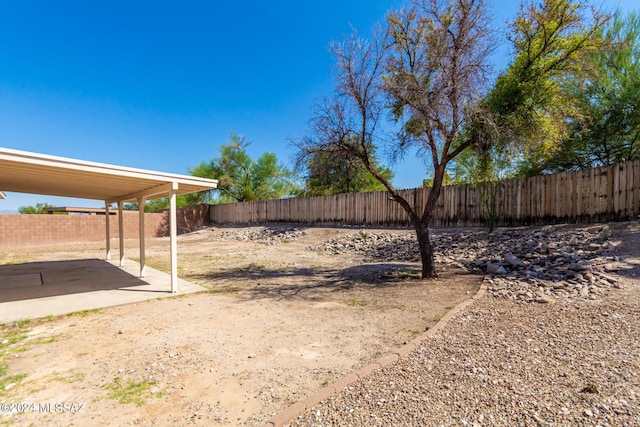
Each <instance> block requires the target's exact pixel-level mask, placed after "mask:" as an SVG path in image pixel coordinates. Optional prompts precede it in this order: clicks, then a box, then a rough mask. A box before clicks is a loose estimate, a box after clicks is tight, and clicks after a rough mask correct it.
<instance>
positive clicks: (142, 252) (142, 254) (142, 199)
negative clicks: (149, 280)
mask: <svg viewBox="0 0 640 427" xmlns="http://www.w3.org/2000/svg"><path fill="white" fill-rule="evenodd" d="M146 200H147V199H146V198H145V197H144V196H141V197H138V228H139V230H140V236H139V239H140V278H143V277H144V271H145V267H146V260H145V248H144V243H145V238H144V204H145V202H146Z"/></svg>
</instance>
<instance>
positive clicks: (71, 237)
mask: <svg viewBox="0 0 640 427" xmlns="http://www.w3.org/2000/svg"><path fill="white" fill-rule="evenodd" d="M144 217H145V220H144V221H145V223H144V227H145V236H146V237H161V236H168V235H169V212H168V211H165V212H158V213H146V214H145V215H144ZM177 220H178V233H179V234H182V233H188V232H190V231H193V230H196V229H198V228H200V227H202V226H205V225H207V224H209V206H208V205H201V206H193V207H185V208H180V209H178V212H177ZM109 224H110V230H111V233H110V234H111V237H112V238H117V237H118V215H117V213H116V215H111V216H110V220H109ZM123 226H124V237H125V239H137V238H138V237H139V227H138V212H137V211H124V212H123ZM105 233H106V229H105V217H104V215H20V214H16V215H0V246H10V245H27V244H38V243H56V242H86V241H98V240H104V239H105Z"/></svg>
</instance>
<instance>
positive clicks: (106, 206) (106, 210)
mask: <svg viewBox="0 0 640 427" xmlns="http://www.w3.org/2000/svg"><path fill="white" fill-rule="evenodd" d="M109 216H110V213H109V203H108V202H106V201H105V202H104V224H105V228H106V232H107V258H106V259H107V261H109V260H110V259H111V228H110V226H109Z"/></svg>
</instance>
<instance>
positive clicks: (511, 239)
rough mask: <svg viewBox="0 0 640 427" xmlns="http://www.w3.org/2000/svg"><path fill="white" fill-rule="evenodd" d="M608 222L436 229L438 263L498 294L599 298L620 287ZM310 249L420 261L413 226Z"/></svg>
mask: <svg viewBox="0 0 640 427" xmlns="http://www.w3.org/2000/svg"><path fill="white" fill-rule="evenodd" d="M609 235H610V229H609V227H608V226H606V225H605V226H590V227H572V226H555V227H544V228H517V229H501V230H497V231H495V232H494V233H491V234H489V233H487V232H486V231H479V230H470V229H465V230H435V231H434V232H433V236H432V244H433V247H434V250H435V257H436V262H437V263H440V264H449V265H456V266H459V267H463V268H466V269H468V270H472V271H482V272H484V273H486V274H487V286H488V289H489V292H490V293H492V294H493V295H494V296H497V297H502V298H511V299H516V300H519V301H526V302H532V301H536V302H541V303H552V302H554V301H555V300H557V299H568V298H569V299H570V298H582V299H598V297H599V296H601V295H602V294H603V293H605V292H607V291H608V290H609V289H611V288H612V287H618V286H619V285H618V280H617V279H616V277H615V276H614V275H611V274H609V273H612V272H614V271H615V270H616V269H615V261H617V258H616V257H614V256H611V250H612V249H613V245H612V243H611V242H610V240H609V239H608V237H609ZM309 249H310V250H316V251H327V252H330V253H332V254H336V255H337V254H341V253H347V252H356V253H359V254H361V255H362V256H363V257H364V258H370V259H374V260H380V259H385V260H388V261H413V262H415V261H420V254H419V249H418V243H417V240H416V237H415V234H414V233H413V232H412V231H406V232H400V233H398V232H388V233H387V232H382V233H376V232H368V231H360V232H359V233H352V234H348V235H345V236H342V237H340V238H338V239H333V240H330V241H328V242H325V243H322V244H321V245H318V246H315V247H310V248H309Z"/></svg>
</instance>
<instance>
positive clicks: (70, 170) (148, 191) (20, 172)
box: [0, 147, 218, 292]
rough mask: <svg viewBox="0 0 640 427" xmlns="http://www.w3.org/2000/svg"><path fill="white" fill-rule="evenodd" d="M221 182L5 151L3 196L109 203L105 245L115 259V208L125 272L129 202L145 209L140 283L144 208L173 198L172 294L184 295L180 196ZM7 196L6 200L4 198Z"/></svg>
mask: <svg viewBox="0 0 640 427" xmlns="http://www.w3.org/2000/svg"><path fill="white" fill-rule="evenodd" d="M217 183H218V181H217V180H215V179H207V178H199V177H193V176H188V175H176V174H169V173H163V172H156V171H150V170H144V169H134V168H128V167H123V166H115V165H109V164H105V163H96V162H88V161H84V160H76V159H69V158H66V157H57V156H49V155H45V154H38V153H31V152H27V151H19V150H13V149H9V148H2V147H0V190H4V191H15V192H17V193H33V194H44V195H50V196H65V197H75V198H80V199H96V200H104V202H105V213H106V215H105V239H106V245H107V257H106V258H107V259H110V256H111V255H110V253H111V243H110V242H111V239H110V231H109V227H110V226H109V205H110V204H111V203H117V204H118V210H119V211H120V215H119V218H118V234H119V237H120V266H121V267H122V266H123V265H124V236H123V232H122V228H123V225H122V217H123V215H122V208H123V202H128V201H137V202H138V204H139V210H138V212H139V215H140V216H139V221H138V224H139V227H140V233H139V239H140V277H141V278H142V277H144V274H145V237H144V236H145V233H144V222H145V221H144V202H145V200H147V199H152V198H157V197H162V196H168V197H169V240H170V247H171V249H170V258H171V261H170V263H171V292H177V291H178V258H177V246H176V237H177V219H176V196H177V195H179V194H188V193H194V192H197V191H204V190H212V189H214V188H216V187H217ZM3 196H4V194H3Z"/></svg>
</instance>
